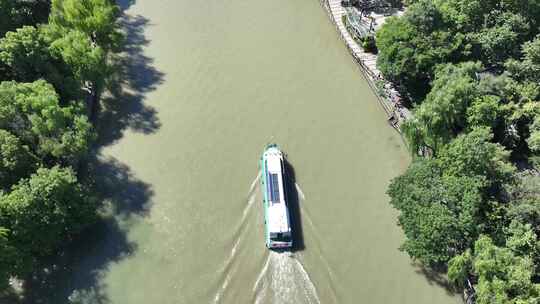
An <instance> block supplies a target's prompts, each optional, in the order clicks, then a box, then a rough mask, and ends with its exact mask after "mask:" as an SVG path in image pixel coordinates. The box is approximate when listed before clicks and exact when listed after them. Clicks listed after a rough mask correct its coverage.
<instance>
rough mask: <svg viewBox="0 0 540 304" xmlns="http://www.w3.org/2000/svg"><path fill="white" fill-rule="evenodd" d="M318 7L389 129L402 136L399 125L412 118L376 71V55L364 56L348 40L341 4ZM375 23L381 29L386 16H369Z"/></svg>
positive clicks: (337, 0)
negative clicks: (380, 109) (328, 20)
mask: <svg viewBox="0 0 540 304" xmlns="http://www.w3.org/2000/svg"><path fill="white" fill-rule="evenodd" d="M321 5H322V6H323V7H324V8H325V9H326V12H327V13H328V16H329V17H330V19H331V20H332V23H334V25H335V26H336V29H337V31H338V32H339V34H340V37H341V39H342V40H343V41H344V42H345V45H346V46H347V49H348V50H349V52H350V53H351V55H352V56H353V58H354V60H355V62H356V63H357V64H358V66H359V67H360V70H361V72H362V75H363V76H364V78H365V79H366V80H367V82H368V84H369V86H370V87H371V89H372V90H373V92H375V95H376V96H377V100H378V102H379V104H380V105H381V107H382V109H383V110H384V112H385V113H386V115H387V117H388V122H389V123H390V125H391V126H392V127H393V128H394V129H396V131H398V132H399V133H401V130H400V126H401V124H402V123H403V122H404V121H405V120H407V119H409V118H410V117H411V116H412V113H411V111H409V109H407V108H405V107H403V106H402V104H401V102H400V100H401V96H400V95H399V93H398V91H397V90H396V89H395V87H394V85H393V84H392V83H391V82H389V81H387V80H385V79H384V78H383V77H382V74H381V72H380V71H379V69H377V55H376V54H372V53H367V52H365V51H364V50H363V49H362V48H361V47H360V46H359V45H358V43H357V42H356V41H355V40H354V39H353V38H352V37H351V35H350V33H349V31H347V28H346V27H345V24H343V21H342V16H344V15H345V9H344V8H343V7H342V6H341V0H321ZM401 14H403V10H401V11H400V10H397V11H395V12H394V14H392V15H401ZM370 15H371V17H373V19H374V24H375V30H377V29H378V28H380V27H381V26H382V24H384V21H385V20H386V18H388V16H386V15H382V14H376V13H373V12H372V13H371V14H370Z"/></svg>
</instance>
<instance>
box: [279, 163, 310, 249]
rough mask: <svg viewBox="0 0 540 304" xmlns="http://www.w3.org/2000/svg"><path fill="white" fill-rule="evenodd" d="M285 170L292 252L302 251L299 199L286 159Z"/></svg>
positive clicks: (302, 236) (289, 164)
mask: <svg viewBox="0 0 540 304" xmlns="http://www.w3.org/2000/svg"><path fill="white" fill-rule="evenodd" d="M284 167H285V168H284V169H285V180H284V186H285V192H286V195H287V206H288V207H289V215H290V218H291V229H292V237H293V247H292V249H291V251H292V252H295V251H302V250H304V249H305V245H304V233H303V231H302V211H301V208H300V199H299V197H298V190H297V189H296V176H295V172H294V167H293V166H292V165H291V163H289V161H288V160H287V159H285V161H284Z"/></svg>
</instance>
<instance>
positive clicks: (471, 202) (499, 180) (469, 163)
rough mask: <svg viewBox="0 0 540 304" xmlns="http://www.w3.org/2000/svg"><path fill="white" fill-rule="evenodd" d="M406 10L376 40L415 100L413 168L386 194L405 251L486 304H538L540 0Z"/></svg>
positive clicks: (430, 3)
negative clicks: (467, 285) (396, 212)
mask: <svg viewBox="0 0 540 304" xmlns="http://www.w3.org/2000/svg"><path fill="white" fill-rule="evenodd" d="M408 3H409V4H410V6H409V7H408V8H407V11H406V12H405V14H404V15H403V16H401V17H392V18H390V19H389V20H388V23H385V24H384V25H383V26H382V28H381V29H380V30H379V31H378V33H377V46H378V49H379V54H380V56H379V58H378V62H377V64H378V67H379V68H380V70H381V72H382V73H383V74H384V76H385V77H386V78H388V79H390V80H391V81H394V82H396V83H397V84H399V88H400V89H401V90H402V91H403V93H405V94H403V96H406V97H409V98H411V99H412V100H411V101H412V104H413V105H414V109H413V114H414V115H413V118H412V119H410V120H408V121H407V122H405V123H404V124H403V125H402V131H403V134H404V136H405V138H406V139H407V142H408V145H409V147H410V150H411V153H412V154H413V158H414V161H413V163H412V164H411V165H410V167H409V169H408V170H407V171H406V172H405V173H404V174H403V175H402V176H400V177H398V178H396V179H395V180H393V181H392V183H391V185H390V187H389V191H388V193H389V195H390V197H391V201H390V203H391V204H392V205H393V206H394V207H395V208H396V209H398V210H399V212H400V215H399V224H400V226H401V227H402V228H403V231H404V232H405V236H406V239H405V242H404V244H403V246H402V249H403V250H404V251H406V252H407V253H408V254H409V255H410V256H411V257H412V258H414V259H417V260H419V261H421V262H422V263H423V264H424V265H425V266H426V267H431V266H435V265H436V266H443V267H438V269H444V268H445V267H444V266H446V267H447V269H448V278H449V279H450V280H451V281H453V282H455V283H456V284H457V285H458V286H460V287H465V284H464V282H465V281H466V280H467V279H468V280H469V282H472V283H473V284H474V285H475V289H476V291H477V297H476V298H477V302H478V303H481V304H482V303H504V304H506V303H536V302H537V301H538V300H539V299H540V294H539V291H540V289H539V285H538V284H540V279H539V278H540V273H539V271H538V268H539V267H538V265H540V255H539V254H538V253H539V248H540V247H538V241H537V240H538V237H539V236H540V228H538V227H540V192H539V190H538V189H540V174H539V173H538V172H540V35H539V34H540V26H539V25H540V2H539V1H537V0H502V1H498V0H497V1H495V0H472V1H471V0H410V1H408ZM426 151H427V152H428V153H425V152H426ZM419 152H423V153H422V155H418V154H419ZM516 167H519V168H520V169H519V170H517V169H516Z"/></svg>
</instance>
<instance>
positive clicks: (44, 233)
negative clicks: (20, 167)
mask: <svg viewBox="0 0 540 304" xmlns="http://www.w3.org/2000/svg"><path fill="white" fill-rule="evenodd" d="M95 207H96V205H95V202H94V201H93V199H92V198H91V197H90V196H89V195H88V193H87V192H86V191H84V189H83V188H82V187H81V185H79V184H78V182H77V178H76V176H75V174H74V172H73V171H72V170H71V169H66V168H60V167H58V166H55V167H53V168H51V169H45V168H41V169H38V170H37V172H36V173H35V174H33V175H32V176H31V177H30V178H28V179H22V180H21V181H20V182H19V183H18V184H17V185H15V186H14V187H13V190H12V191H11V192H10V193H9V194H6V195H3V196H0V210H1V211H2V214H3V218H2V220H3V222H4V224H5V225H6V226H7V227H10V231H9V239H10V241H11V243H12V244H13V246H14V247H15V248H17V252H18V259H17V262H16V265H15V273H16V274H25V273H27V272H28V271H30V270H32V265H33V262H34V258H35V257H38V256H43V255H47V254H50V253H52V251H53V250H54V249H55V248H56V246H57V245H58V244H59V242H60V241H62V240H64V239H65V238H66V237H67V236H69V235H73V234H76V233H78V232H80V231H81V229H83V228H84V227H86V226H87V225H88V224H89V223H92V222H93V220H94V218H95V215H96V214H95Z"/></svg>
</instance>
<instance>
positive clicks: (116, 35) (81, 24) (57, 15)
mask: <svg viewBox="0 0 540 304" xmlns="http://www.w3.org/2000/svg"><path fill="white" fill-rule="evenodd" d="M117 14H118V7H117V6H116V5H113V4H112V3H111V1H110V0H53V1H52V10H51V15H50V17H49V23H50V24H51V25H52V26H56V27H60V28H64V29H74V30H78V31H81V32H83V33H85V34H86V35H87V36H88V37H90V38H91V40H92V41H93V42H95V43H96V44H97V45H99V46H101V47H103V48H104V49H107V50H110V49H114V48H115V47H117V46H118V43H119V42H120V41H121V37H122V35H121V34H120V32H119V31H118V24H117V22H116V17H117Z"/></svg>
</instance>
